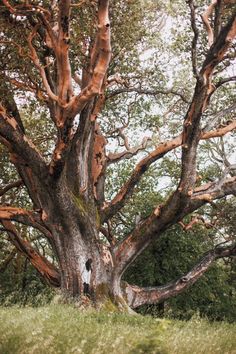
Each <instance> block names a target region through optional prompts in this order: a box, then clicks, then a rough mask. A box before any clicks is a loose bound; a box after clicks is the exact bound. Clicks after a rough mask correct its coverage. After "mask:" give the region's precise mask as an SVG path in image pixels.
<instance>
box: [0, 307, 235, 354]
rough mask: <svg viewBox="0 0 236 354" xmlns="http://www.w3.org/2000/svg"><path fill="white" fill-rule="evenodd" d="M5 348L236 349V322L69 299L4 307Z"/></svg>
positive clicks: (210, 352) (168, 353) (0, 336)
mask: <svg viewBox="0 0 236 354" xmlns="http://www.w3.org/2000/svg"><path fill="white" fill-rule="evenodd" d="M0 353H1V354H15V353H21V354H24V353H25V354H29V353H30V354H33V353H34V354H35V353H42V354H44V353H47V354H49V353H56V354H60V353H63V354H66V353H83V354H87V353H94V354H101V353H104V354H105V353H107V354H108V353H109V354H112V353H115V354H126V353H130V354H138V353H145V354H146V353H153V354H175V353H176V354H177V353H178V354H187V353H191V354H194V353H197V354H200V353H202V354H203V353H204V354H206V353H207V354H217V353H219V354H236V324H228V323H222V322H219V323H209V322H208V321H206V320H202V319H199V318H197V317H195V318H193V319H192V320H191V321H187V322H182V321H172V320H171V321H169V320H160V319H153V318H151V317H142V316H140V315H138V316H131V315H124V314H118V313H115V314H109V313H95V312H93V311H89V312H79V311H78V310H77V309H75V308H74V307H72V306H68V305H67V306H66V305H53V306H48V307H42V308H16V307H13V308H0Z"/></svg>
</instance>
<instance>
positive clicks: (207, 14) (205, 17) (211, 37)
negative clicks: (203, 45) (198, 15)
mask: <svg viewBox="0 0 236 354" xmlns="http://www.w3.org/2000/svg"><path fill="white" fill-rule="evenodd" d="M216 5H217V0H212V1H211V4H210V5H209V6H208V8H207V9H206V11H205V12H204V13H203V14H202V20H203V23H204V25H205V27H206V31H207V35H208V44H209V47H210V46H211V45H212V44H213V42H214V32H213V29H212V26H211V23H210V21H209V17H211V16H212V15H213V11H214V9H215V7H216Z"/></svg>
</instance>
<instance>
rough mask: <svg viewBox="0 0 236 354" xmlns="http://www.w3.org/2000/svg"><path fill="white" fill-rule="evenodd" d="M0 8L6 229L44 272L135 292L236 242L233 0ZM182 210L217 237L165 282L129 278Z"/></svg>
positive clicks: (161, 293)
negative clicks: (235, 222) (234, 212)
mask: <svg viewBox="0 0 236 354" xmlns="http://www.w3.org/2000/svg"><path fill="white" fill-rule="evenodd" d="M0 11H1V18H0V23H1V28H2V30H1V33H0V42H1V45H0V53H1V64H0V96H1V106H0V143H1V165H2V169H1V175H0V178H1V184H2V187H1V190H0V196H1V206H0V222H1V224H2V227H1V233H2V234H3V235H4V237H7V238H8V240H9V241H10V242H11V243H12V244H13V245H14V247H15V248H16V249H17V250H18V251H19V252H21V253H22V254H23V255H24V256H25V257H26V258H27V259H28V260H29V261H30V262H31V264H32V265H33V266H34V267H35V268H36V269H37V271H38V272H39V273H40V274H41V276H42V277H43V278H45V279H46V280H47V282H48V283H49V284H51V285H52V286H54V287H60V288H61V289H62V292H63V293H64V294H67V295H69V296H74V297H79V298H83V297H87V298H88V299H90V300H92V301H93V302H95V303H97V302H99V301H100V300H101V302H103V300H104V298H106V299H107V298H109V299H110V300H111V301H112V302H113V303H115V304H116V305H118V306H119V307H122V308H127V306H129V307H131V308H136V307H138V306H141V305H143V304H151V303H156V302H161V301H163V300H165V299H167V298H169V297H172V296H174V295H176V294H178V293H180V292H182V291H183V290H184V289H186V288H188V287H189V286H190V285H191V284H193V283H195V282H196V280H197V279H198V278H200V277H201V276H202V275H203V274H204V273H205V272H206V270H208V268H209V267H210V266H211V264H212V263H213V262H214V261H215V260H217V259H219V258H225V257H234V256H235V254H236V245H235V243H234V242H235V237H234V236H235V235H234V231H233V229H232V223H231V222H228V221H227V217H228V216H227V212H225V214H224V212H223V211H222V213H220V212H219V211H217V213H216V214H215V215H214V210H215V209H216V205H218V203H219V200H223V203H226V204H227V203H228V205H229V208H232V205H233V203H234V201H233V197H232V196H235V193H236V176H235V164H234V163H233V159H234V158H235V154H234V153H233V151H234V150H233V149H234V146H235V133H234V131H235V128H236V120H235V75H234V70H235V63H234V59H235V49H236V48H235V36H236V19H235V11H236V8H235V4H234V1H217V0H214V1H212V2H211V3H210V4H209V3H208V2H206V1H193V0H189V1H187V2H184V3H183V2H182V1H171V2H165V1H161V0H160V1H151V0H148V1H143V0H139V1H133V0H130V1H121V0H117V1H113V2H111V3H110V4H109V1H108V0H99V1H86V0H85V1H83V0H81V1H78V2H73V1H68V0H66V1H62V0H61V1H58V2H56V1H7V0H2V1H1V4H0ZM222 198H223V199H222ZM144 200H145V206H146V207H145V208H143V207H141V205H143V202H144ZM219 205H220V204H219ZM139 209H140V210H139ZM224 210H226V209H224ZM229 214H230V213H229ZM216 220H217V222H218V220H220V221H219V222H218V224H217V223H216ZM176 224H179V226H178V227H182V228H183V229H184V230H191V229H192V228H193V227H195V225H196V224H201V225H203V226H204V227H209V226H211V227H213V230H214V232H215V235H214V242H212V247H211V248H209V249H208V250H206V252H205V253H204V254H203V255H202V258H201V259H200V261H199V262H198V263H196V265H195V266H193V268H192V269H189V270H188V271H187V270H186V273H185V275H182V276H181V277H180V278H179V279H177V280H173V281H172V282H169V283H167V284H166V285H163V284H162V285H159V284H157V286H155V287H147V288H146V287H140V286H135V285H130V284H128V283H122V282H121V278H122V276H123V274H124V272H125V271H126V270H127V269H128V268H129V267H130V265H131V264H132V263H133V262H134V261H135V259H136V258H137V257H138V256H139V255H140V254H141V253H142V252H143V251H144V250H145V249H146V248H147V247H148V246H149V245H150V244H151V243H152V242H153V241H155V240H158V239H159V237H161V235H162V234H163V233H165V232H166V231H167V230H169V229H170V228H172V227H176V226H174V225H176ZM216 224H217V227H215V225H216ZM38 240H43V241H40V242H41V246H40V247H38V243H37V242H38ZM209 246H210V244H209ZM45 247H46V248H47V252H46V253H44V251H43V249H44V248H45ZM162 257H165V255H164V254H163V255H162ZM195 261H197V260H195ZM193 263H194V262H193Z"/></svg>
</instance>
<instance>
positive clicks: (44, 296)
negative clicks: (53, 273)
mask: <svg viewBox="0 0 236 354" xmlns="http://www.w3.org/2000/svg"><path fill="white" fill-rule="evenodd" d="M53 296H54V291H53V290H52V289H51V288H49V287H48V286H47V285H46V284H45V282H44V281H42V280H41V278H40V277H39V275H38V273H37V272H36V270H35V269H34V268H33V267H32V266H31V265H30V264H29V263H28V261H27V260H26V259H25V258H24V257H23V256H21V255H19V254H16V255H15V257H14V259H13V260H12V262H11V263H10V264H9V265H8V267H7V268H6V269H5V271H4V272H0V305H1V306H12V305H18V306H26V305H31V306H42V305H45V304H47V303H48V302H50V301H51V300H52V298H53Z"/></svg>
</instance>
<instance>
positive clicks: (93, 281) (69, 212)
mask: <svg viewBox="0 0 236 354" xmlns="http://www.w3.org/2000/svg"><path fill="white" fill-rule="evenodd" d="M52 190H53V189H52V188H51V189H50V195H49V193H47V203H45V200H46V198H45V197H44V198H41V200H42V201H43V202H44V206H43V211H42V213H43V214H44V222H45V224H46V225H47V228H48V229H49V230H50V232H51V234H52V239H51V240H50V242H51V245H52V247H53V250H54V252H55V254H56V256H57V261H58V266H59V272H60V284H61V285H60V287H61V290H62V294H63V295H64V296H65V297H72V298H75V299H78V300H79V299H80V298H84V296H86V297H87V300H88V302H90V303H92V304H95V305H100V304H104V306H105V304H111V303H112V304H113V305H115V306H118V307H119V308H128V305H127V304H126V303H125V300H124V299H123V297H122V291H121V288H120V282H119V279H117V278H116V277H115V276H114V274H115V272H114V269H115V261H114V259H113V256H112V253H111V251H110V249H109V247H108V246H107V245H106V244H105V240H103V239H102V238H101V236H100V235H99V229H100V222H99V214H98V211H97V207H96V205H95V203H94V197H85V196H84V195H83V194H78V195H74V194H73V193H72V192H71V191H70V190H69V189H68V186H67V184H66V182H65V178H64V177H63V176H62V177H61V179H60V181H58V182H57V183H56V185H54V191H53V194H52Z"/></svg>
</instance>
